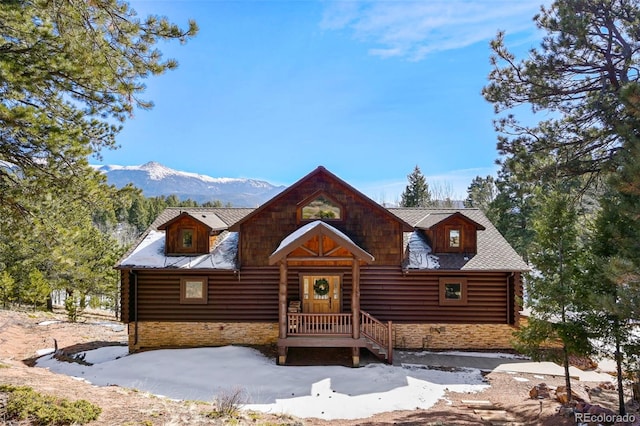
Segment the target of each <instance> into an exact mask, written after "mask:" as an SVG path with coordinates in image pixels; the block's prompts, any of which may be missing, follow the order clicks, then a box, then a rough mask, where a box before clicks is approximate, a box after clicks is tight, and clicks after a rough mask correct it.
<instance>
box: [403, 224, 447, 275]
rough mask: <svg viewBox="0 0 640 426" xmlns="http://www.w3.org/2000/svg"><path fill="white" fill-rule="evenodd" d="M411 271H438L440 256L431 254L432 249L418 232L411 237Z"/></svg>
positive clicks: (409, 266)
mask: <svg viewBox="0 0 640 426" xmlns="http://www.w3.org/2000/svg"><path fill="white" fill-rule="evenodd" d="M408 268H409V269H438V268H440V261H439V259H438V256H434V255H432V254H431V247H429V244H427V242H426V241H425V240H424V239H423V238H422V237H421V236H420V234H419V233H418V232H412V233H411V236H409V265H408Z"/></svg>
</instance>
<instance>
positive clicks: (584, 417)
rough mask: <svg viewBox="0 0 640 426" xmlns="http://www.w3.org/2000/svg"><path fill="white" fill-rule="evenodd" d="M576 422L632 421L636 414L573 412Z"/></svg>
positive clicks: (634, 419)
mask: <svg viewBox="0 0 640 426" xmlns="http://www.w3.org/2000/svg"><path fill="white" fill-rule="evenodd" d="M574 415H575V421H576V423H633V422H635V421H636V416H635V415H633V414H625V415H624V416H621V415H620V414H604V413H599V414H591V413H574Z"/></svg>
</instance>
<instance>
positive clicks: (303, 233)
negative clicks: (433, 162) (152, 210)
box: [116, 166, 527, 366]
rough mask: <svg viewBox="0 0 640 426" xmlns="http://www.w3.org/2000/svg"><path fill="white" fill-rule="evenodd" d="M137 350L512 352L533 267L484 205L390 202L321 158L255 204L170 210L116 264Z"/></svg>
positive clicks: (282, 359)
mask: <svg viewBox="0 0 640 426" xmlns="http://www.w3.org/2000/svg"><path fill="white" fill-rule="evenodd" d="M116 268H117V269H119V270H120V276H121V302H122V305H121V306H122V321H123V322H124V323H126V324H128V335H129V350H130V351H131V352H134V351H139V350H143V349H152V348H166V347H196V346H219V345H230V344H235V345H269V344H272V345H277V348H278V357H277V362H278V363H279V364H282V365H284V364H286V362H287V352H288V348H292V347H312V348H313V347H344V348H351V354H352V361H353V365H354V366H358V365H359V362H360V351H361V350H362V349H366V350H369V351H370V352H372V353H373V354H374V355H376V356H378V357H380V358H381V359H383V360H385V361H387V362H392V358H393V350H394V348H406V349H411V348H413V349H430V350H439V349H475V350H478V349H482V350H487V349H492V350H497V349H506V348H510V347H511V345H510V342H511V339H512V333H513V331H514V330H515V329H516V328H517V327H518V326H519V323H520V310H521V306H520V301H521V297H522V273H523V272H524V271H525V270H527V265H526V263H525V262H524V261H523V260H522V259H521V258H520V257H519V256H518V254H517V253H516V252H515V250H514V249H513V248H512V247H511V246H510V245H509V244H508V243H507V241H506V240H505V239H504V238H503V236H502V235H501V234H500V233H499V232H498V231H497V229H496V228H495V227H494V226H493V225H492V224H491V222H490V221H489V220H488V219H487V217H486V216H485V215H484V214H483V213H482V212H481V211H480V210H477V209H429V208H386V207H383V206H382V205H380V204H378V203H376V202H375V201H373V200H371V199H370V198H368V197H367V196H366V195H364V194H362V193H361V192H359V191H358V190H357V189H355V188H353V187H352V186H351V185H349V184H348V183H347V182H345V181H343V180H342V179H340V178H339V177H337V176H336V175H334V174H333V173H331V172H330V171H328V170H327V169H326V168H324V167H322V166H320V167H318V168H317V169H315V170H313V171H312V172H311V173H309V174H308V175H306V176H304V177H303V178H302V179H300V180H299V181H298V182H296V183H294V184H293V185H291V186H290V187H288V188H287V189H285V190H284V191H283V192H281V193H279V194H278V195H276V196H275V197H273V198H272V199H271V200H269V201H268V202H266V203H264V204H263V205H262V206H260V207H258V208H255V209H247V208H168V209H166V210H165V211H164V212H163V213H161V214H160V216H159V217H158V218H157V219H156V220H155V221H154V222H153V223H152V224H151V226H150V227H149V228H148V229H147V230H146V231H145V232H144V233H143V235H142V236H141V237H140V239H139V240H138V242H137V244H135V245H134V247H133V248H132V249H131V250H130V251H129V252H128V253H127V254H126V255H125V256H124V257H123V258H122V259H121V261H120V262H119V263H118V265H117V266H116Z"/></svg>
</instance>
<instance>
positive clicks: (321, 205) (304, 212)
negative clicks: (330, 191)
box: [298, 193, 344, 221]
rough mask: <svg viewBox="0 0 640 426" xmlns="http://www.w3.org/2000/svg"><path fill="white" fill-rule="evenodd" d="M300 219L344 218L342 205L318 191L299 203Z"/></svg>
mask: <svg viewBox="0 0 640 426" xmlns="http://www.w3.org/2000/svg"><path fill="white" fill-rule="evenodd" d="M299 206H300V207H298V219H299V220H300V221H311V220H326V221H331V220H343V219H344V210H343V208H342V206H341V205H340V204H339V203H338V202H336V201H335V200H333V199H332V198H331V197H330V196H328V195H326V194H324V193H316V194H314V195H312V196H311V197H309V198H307V199H306V200H304V201H303V202H301V203H300V204H299Z"/></svg>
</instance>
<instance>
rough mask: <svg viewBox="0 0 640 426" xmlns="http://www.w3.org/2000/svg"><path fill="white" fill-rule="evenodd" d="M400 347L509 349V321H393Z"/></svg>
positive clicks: (396, 341) (510, 330)
mask: <svg viewBox="0 0 640 426" xmlns="http://www.w3.org/2000/svg"><path fill="white" fill-rule="evenodd" d="M393 328H394V347H395V348H397V349H510V348H511V347H512V345H511V342H512V340H513V339H514V337H513V332H514V331H516V327H514V326H511V325H508V324H393Z"/></svg>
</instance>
